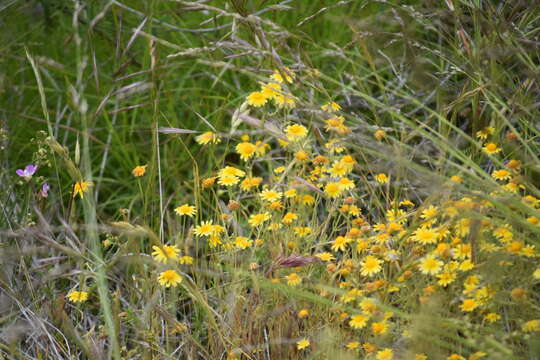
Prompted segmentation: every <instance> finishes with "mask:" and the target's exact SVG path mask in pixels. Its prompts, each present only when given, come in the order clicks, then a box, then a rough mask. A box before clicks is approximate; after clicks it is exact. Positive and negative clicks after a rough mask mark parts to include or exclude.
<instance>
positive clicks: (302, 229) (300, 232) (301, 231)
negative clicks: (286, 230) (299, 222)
mask: <svg viewBox="0 0 540 360" xmlns="http://www.w3.org/2000/svg"><path fill="white" fill-rule="evenodd" d="M293 231H294V234H295V235H296V236H298V237H304V236H307V235H309V234H311V232H312V230H311V228H310V227H309V226H298V227H295V228H294V229H293Z"/></svg>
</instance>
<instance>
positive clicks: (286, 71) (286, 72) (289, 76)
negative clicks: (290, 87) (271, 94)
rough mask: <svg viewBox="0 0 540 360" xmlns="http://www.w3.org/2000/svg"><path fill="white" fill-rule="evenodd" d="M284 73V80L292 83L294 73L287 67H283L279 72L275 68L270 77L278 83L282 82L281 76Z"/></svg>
mask: <svg viewBox="0 0 540 360" xmlns="http://www.w3.org/2000/svg"><path fill="white" fill-rule="evenodd" d="M282 73H283V75H285V81H287V82H288V83H289V84H292V82H293V80H294V73H293V72H291V71H290V70H289V69H288V68H284V69H283V70H282V71H281V72H279V71H278V70H275V71H274V73H273V74H272V75H271V76H270V78H271V79H272V80H274V81H276V82H278V83H280V84H281V83H283V76H282V75H281V74H282Z"/></svg>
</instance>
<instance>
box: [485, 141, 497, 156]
mask: <svg viewBox="0 0 540 360" xmlns="http://www.w3.org/2000/svg"><path fill="white" fill-rule="evenodd" d="M482 150H483V151H484V152H485V153H487V154H490V155H492V154H497V153H498V152H500V151H501V148H500V147H498V146H497V144H495V143H489V144H486V145H484V147H483V148H482Z"/></svg>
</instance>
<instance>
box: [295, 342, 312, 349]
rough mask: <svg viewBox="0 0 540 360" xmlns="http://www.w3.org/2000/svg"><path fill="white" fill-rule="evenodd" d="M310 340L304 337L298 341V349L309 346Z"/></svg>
mask: <svg viewBox="0 0 540 360" xmlns="http://www.w3.org/2000/svg"><path fill="white" fill-rule="evenodd" d="M309 344H310V342H309V340H308V339H302V340H300V341H298V342H297V343H296V348H297V349H298V350H304V349H305V348H307V347H308V346H309Z"/></svg>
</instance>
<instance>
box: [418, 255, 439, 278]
mask: <svg viewBox="0 0 540 360" xmlns="http://www.w3.org/2000/svg"><path fill="white" fill-rule="evenodd" d="M442 266H443V262H442V261H439V260H437V259H435V257H433V256H431V255H428V256H426V257H424V258H423V259H422V260H420V271H421V272H422V274H426V275H437V274H438V273H439V272H440V271H441V268H442Z"/></svg>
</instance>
